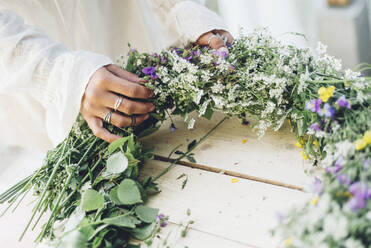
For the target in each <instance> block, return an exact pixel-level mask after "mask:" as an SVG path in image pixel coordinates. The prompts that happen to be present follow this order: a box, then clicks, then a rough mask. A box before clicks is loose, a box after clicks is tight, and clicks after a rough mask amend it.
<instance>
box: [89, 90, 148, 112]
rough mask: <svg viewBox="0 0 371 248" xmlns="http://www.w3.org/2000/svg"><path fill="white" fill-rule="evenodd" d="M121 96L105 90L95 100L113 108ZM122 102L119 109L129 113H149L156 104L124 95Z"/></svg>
mask: <svg viewBox="0 0 371 248" xmlns="http://www.w3.org/2000/svg"><path fill="white" fill-rule="evenodd" d="M121 97H122V96H121ZM119 98H120V96H119V95H116V94H114V93H111V92H103V93H100V94H99V95H97V96H96V97H95V101H96V102H98V103H100V104H101V105H103V106H105V107H108V108H111V109H113V108H114V107H115V105H116V102H117V101H118V100H119ZM122 98H123V99H122V102H121V104H120V105H119V107H118V109H117V110H118V111H119V112H121V113H124V114H127V115H133V114H147V113H149V112H152V111H153V110H154V109H155V105H154V104H153V103H150V102H140V101H135V100H130V99H128V98H125V97H122Z"/></svg>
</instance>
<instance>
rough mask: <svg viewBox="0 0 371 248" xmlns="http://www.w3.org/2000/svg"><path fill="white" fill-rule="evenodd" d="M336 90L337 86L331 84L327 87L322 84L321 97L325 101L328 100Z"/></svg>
mask: <svg viewBox="0 0 371 248" xmlns="http://www.w3.org/2000/svg"><path fill="white" fill-rule="evenodd" d="M334 90H335V86H330V87H328V88H327V89H326V88H325V87H323V86H322V87H321V88H319V89H318V95H319V98H321V100H322V101H323V102H327V101H328V99H329V98H330V97H332V94H333V93H334Z"/></svg>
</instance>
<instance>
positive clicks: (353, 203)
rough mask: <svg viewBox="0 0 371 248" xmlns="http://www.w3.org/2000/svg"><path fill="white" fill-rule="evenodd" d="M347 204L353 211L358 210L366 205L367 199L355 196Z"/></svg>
mask: <svg viewBox="0 0 371 248" xmlns="http://www.w3.org/2000/svg"><path fill="white" fill-rule="evenodd" d="M347 206H348V207H349V208H350V209H352V211H353V212H358V210H360V209H362V208H364V207H366V200H365V199H364V198H362V197H358V196H354V197H352V198H351V199H350V200H349V201H348V203H347Z"/></svg>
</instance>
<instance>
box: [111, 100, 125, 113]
mask: <svg viewBox="0 0 371 248" xmlns="http://www.w3.org/2000/svg"><path fill="white" fill-rule="evenodd" d="M123 100H124V98H123V97H122V96H119V97H118V98H117V100H116V103H115V106H114V107H113V111H115V112H116V111H117V110H118V108H119V107H120V105H121V103H122V101H123Z"/></svg>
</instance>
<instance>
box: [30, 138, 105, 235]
mask: <svg viewBox="0 0 371 248" xmlns="http://www.w3.org/2000/svg"><path fill="white" fill-rule="evenodd" d="M97 141H98V138H95V139H94V141H93V142H92V143H91V144H90V146H89V148H88V149H87V150H86V151H85V153H84V155H83V156H82V158H81V159H80V161H79V162H78V163H77V165H76V167H79V166H80V165H81V163H82V162H83V161H84V159H85V158H86V156H87V155H88V153H89V152H90V150H91V149H92V148H93V146H94V145H95V143H96V142H97ZM73 175H74V171H72V172H71V173H70V174H69V175H68V178H67V180H66V183H65V184H64V186H63V189H62V192H61V193H60V194H59V196H58V199H57V202H56V203H55V205H54V208H53V211H52V213H51V215H50V217H49V220H48V222H47V223H46V225H45V226H44V228H43V230H42V232H41V233H40V235H39V236H38V237H37V239H36V242H38V241H41V239H42V238H43V237H44V236H45V232H46V230H47V229H48V228H49V226H50V225H51V223H52V222H53V220H54V217H55V214H56V213H57V212H58V211H59V210H60V209H61V206H63V205H59V203H60V202H61V200H62V197H63V195H64V193H65V192H66V190H67V187H68V185H69V184H70V182H71V179H72V177H73Z"/></svg>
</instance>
